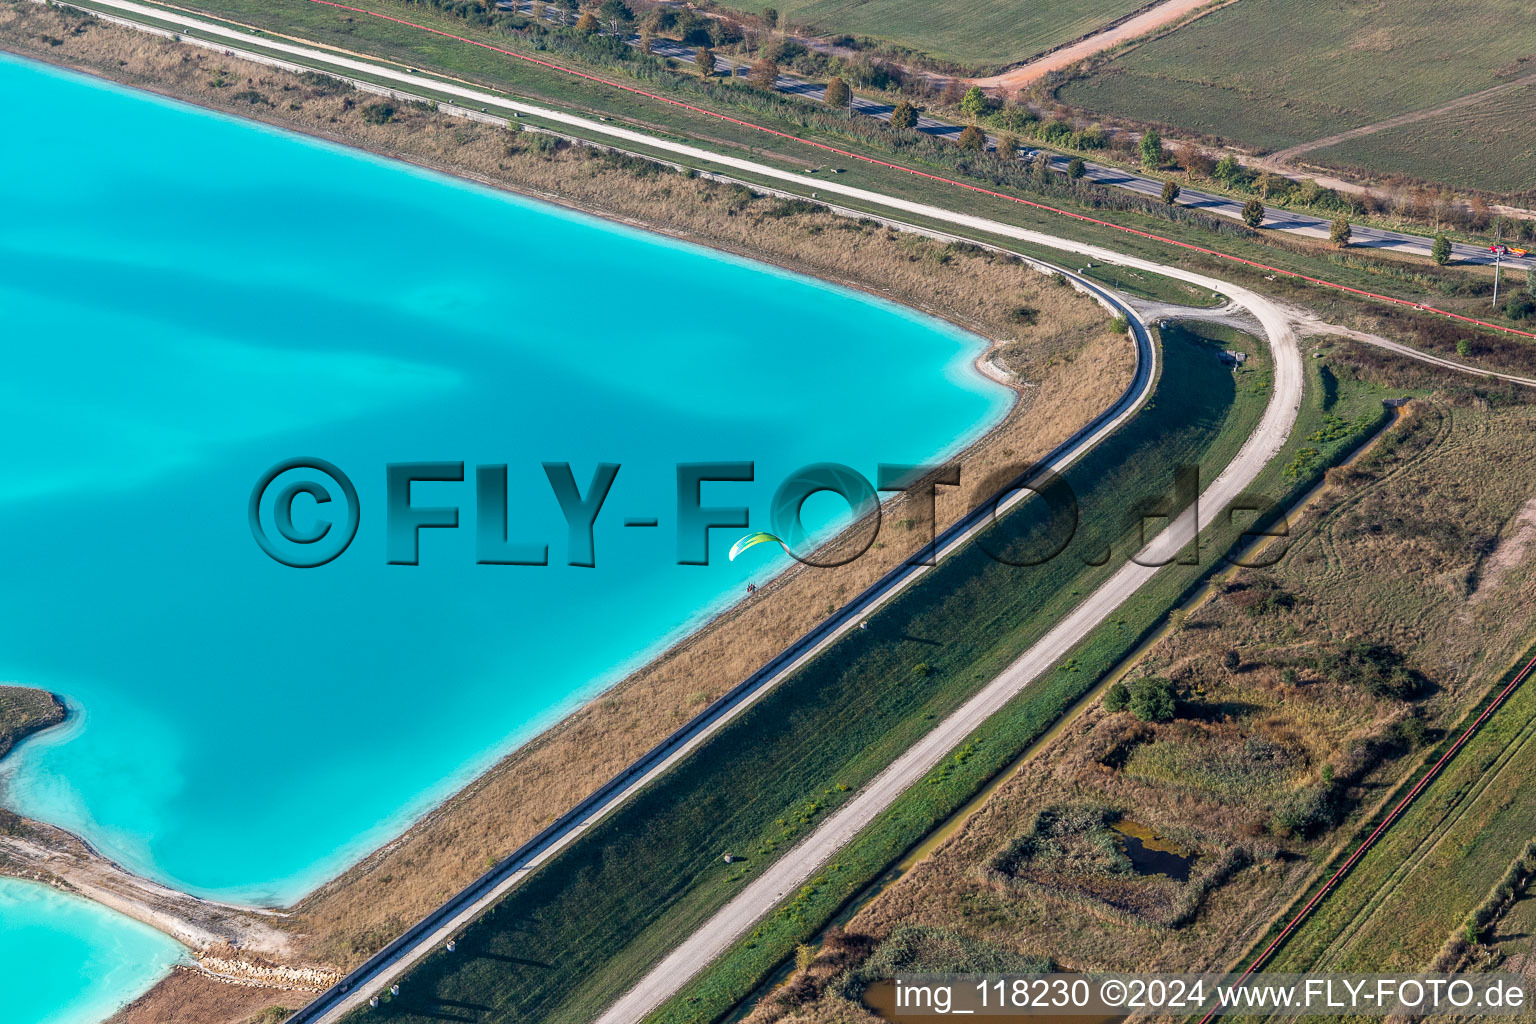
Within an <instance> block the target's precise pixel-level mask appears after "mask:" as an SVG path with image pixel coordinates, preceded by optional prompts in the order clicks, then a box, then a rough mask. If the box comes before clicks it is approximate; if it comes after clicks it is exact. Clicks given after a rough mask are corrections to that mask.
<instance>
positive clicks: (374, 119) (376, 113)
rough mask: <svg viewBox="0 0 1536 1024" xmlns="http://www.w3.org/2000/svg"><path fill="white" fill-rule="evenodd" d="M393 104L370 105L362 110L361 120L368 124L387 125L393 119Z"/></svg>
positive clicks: (394, 109) (394, 111)
mask: <svg viewBox="0 0 1536 1024" xmlns="http://www.w3.org/2000/svg"><path fill="white" fill-rule="evenodd" d="M395 113H396V108H395V105H394V104H393V103H370V104H368V106H366V107H364V108H363V120H364V121H367V122H368V123H369V124H388V123H389V122H391V121H393V120H394V119H395Z"/></svg>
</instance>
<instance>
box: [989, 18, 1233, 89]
mask: <svg viewBox="0 0 1536 1024" xmlns="http://www.w3.org/2000/svg"><path fill="white" fill-rule="evenodd" d="M1210 4H1211V0H1164V2H1163V3H1160V4H1158V5H1156V6H1155V7H1152V8H1151V9H1150V10H1146V11H1143V12H1142V13H1140V14H1137V15H1135V16H1133V17H1131V18H1128V19H1126V20H1125V21H1122V22H1120V23H1119V24H1118V25H1111V26H1110V27H1109V28H1107V29H1105V30H1104V31H1102V32H1096V33H1094V34H1093V35H1091V36H1088V37H1087V38H1084V39H1079V40H1078V41H1077V42H1075V43H1070V44H1068V45H1066V46H1063V47H1062V48H1061V49H1059V50H1054V51H1052V52H1050V53H1048V54H1046V55H1045V56H1044V57H1041V58H1039V59H1038V60H1032V61H1030V62H1029V63H1028V64H1025V65H1023V66H1022V67H1017V68H1014V69H1013V70H1011V71H1004V72H1003V73H1002V74H1000V75H992V76H990V77H988V78H973V79H971V80H970V84H972V85H979V86H981V87H982V88H983V89H1004V90H1007V91H1010V92H1012V91H1014V90H1017V89H1023V88H1025V87H1026V86H1029V85H1033V84H1034V83H1035V82H1038V81H1039V80H1040V79H1042V78H1044V77H1045V76H1046V75H1048V74H1050V73H1051V72H1052V71H1062V70H1064V69H1066V68H1068V67H1070V66H1072V65H1073V64H1076V63H1077V62H1078V61H1080V60H1086V59H1087V58H1089V57H1092V56H1093V55H1094V54H1096V53H1103V52H1104V51H1105V50H1108V49H1111V48H1113V47H1116V46H1119V45H1120V44H1122V43H1125V42H1129V41H1130V40H1132V39H1135V38H1137V37H1138V36H1144V35H1146V34H1147V33H1149V32H1156V31H1157V30H1158V29H1161V28H1165V27H1167V26H1169V25H1172V24H1173V23H1175V22H1177V21H1180V20H1181V19H1183V18H1186V17H1188V16H1189V15H1191V14H1193V13H1194V12H1195V11H1197V10H1199V9H1200V8H1202V7H1208V6H1210Z"/></svg>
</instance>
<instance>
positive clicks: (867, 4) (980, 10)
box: [727, 0, 1144, 66]
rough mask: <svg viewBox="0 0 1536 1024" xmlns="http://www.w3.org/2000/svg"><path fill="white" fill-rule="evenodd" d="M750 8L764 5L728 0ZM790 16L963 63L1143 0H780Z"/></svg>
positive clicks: (1098, 21)
mask: <svg viewBox="0 0 1536 1024" xmlns="http://www.w3.org/2000/svg"><path fill="white" fill-rule="evenodd" d="M727 6H730V7H735V8H736V9H737V10H741V11H747V12H749V13H753V14H756V13H757V12H758V11H760V10H761V9H762V6H767V5H754V4H752V3H742V2H740V0H735V2H730V3H728V4H727ZM776 6H777V7H778V9H779V11H780V13H781V14H782V15H783V16H784V18H786V19H787V20H788V21H789V22H790V23H791V24H794V25H796V26H802V25H803V26H805V27H807V28H809V29H810V30H811V31H813V32H818V33H822V34H825V35H841V34H848V35H855V36H869V37H870V38H873V39H880V40H885V41H888V42H893V43H897V44H899V45H901V46H905V47H909V48H911V49H913V50H916V51H917V52H919V53H922V54H926V55H928V56H930V57H935V58H937V59H939V60H945V61H955V62H957V63H959V64H963V65H966V66H993V65H998V66H1001V65H1006V64H1014V63H1018V62H1019V61H1023V60H1027V59H1029V58H1030V57H1033V56H1036V55H1037V54H1040V53H1044V52H1045V51H1046V50H1050V49H1054V48H1055V47H1057V46H1060V45H1062V44H1063V43H1069V42H1072V41H1073V40H1075V39H1078V38H1080V37H1081V36H1084V35H1087V34H1088V33H1090V32H1093V31H1095V30H1096V29H1098V28H1101V27H1102V26H1104V25H1107V24H1109V23H1110V22H1112V21H1116V20H1118V19H1120V18H1123V17H1125V16H1126V15H1127V14H1130V13H1131V12H1132V11H1134V10H1136V9H1137V8H1139V7H1142V6H1144V3H1143V0H929V2H925V3H913V2H912V0H780V2H779V3H778V4H777V5H776Z"/></svg>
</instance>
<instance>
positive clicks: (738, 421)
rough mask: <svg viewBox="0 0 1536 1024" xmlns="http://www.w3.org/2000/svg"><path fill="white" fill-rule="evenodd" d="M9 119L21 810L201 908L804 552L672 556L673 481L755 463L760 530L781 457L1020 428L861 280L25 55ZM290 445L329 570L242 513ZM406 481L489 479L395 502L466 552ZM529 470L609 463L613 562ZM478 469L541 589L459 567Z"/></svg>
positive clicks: (418, 788)
mask: <svg viewBox="0 0 1536 1024" xmlns="http://www.w3.org/2000/svg"><path fill="white" fill-rule="evenodd" d="M0 94H3V95H6V96H8V97H12V98H13V99H15V98H18V97H25V98H26V100H27V102H25V103H22V102H13V103H12V104H11V116H10V120H9V122H8V124H7V128H6V131H5V133H4V135H3V137H0V157H3V159H0V166H5V167H7V168H10V169H12V170H13V171H15V170H17V169H21V170H22V173H21V174H19V175H17V176H15V177H13V178H12V179H11V182H10V188H9V201H8V202H7V207H6V216H5V218H4V219H3V220H0V309H3V310H4V311H5V338H6V341H5V350H6V372H5V373H4V374H3V375H0V431H3V434H4V436H5V437H6V438H7V442H6V444H7V450H6V456H5V474H4V476H3V477H0V561H3V563H4V565H5V576H6V586H5V587H4V588H0V680H8V681H11V680H13V681H15V682H18V683H22V684H26V685H34V686H39V687H45V688H47V689H50V690H54V691H56V692H59V693H62V694H64V695H65V696H66V698H67V699H68V700H69V702H70V704H71V706H72V707H73V708H74V709H75V711H76V715H75V717H74V718H73V719H72V721H71V723H70V724H69V725H68V726H66V727H65V728H63V729H59V730H54V731H52V732H50V733H46V734H43V735H42V736H39V737H37V738H35V739H34V740H32V741H30V742H28V743H26V744H24V745H23V746H22V747H21V748H20V749H19V750H18V752H17V753H16V755H15V756H14V757H13V758H12V759H10V760H9V761H8V762H7V766H6V768H5V769H4V771H5V772H6V773H7V774H8V779H7V783H6V786H5V790H4V802H5V804H6V805H7V806H9V807H11V808H13V809H15V810H17V811H19V812H21V813H24V814H28V815H32V816H35V817H38V818H41V819H44V820H47V821H50V822H54V823H56V824H59V825H62V826H64V827H66V828H70V829H72V830H74V831H76V832H78V833H80V834H81V835H83V836H85V837H86V838H87V839H89V840H90V841H91V842H92V843H94V844H95V845H96V846H97V847H98V848H100V849H102V850H103V851H104V852H105V853H106V854H108V855H109V856H111V857H113V858H114V859H116V860H118V861H120V862H121V863H123V864H125V865H127V866H128V867H130V868H132V869H133V870H135V871H138V872H141V873H143V874H146V875H149V876H151V877H154V878H157V879H160V880H163V881H165V882H168V883H170V884H172V885H175V886H177V887H180V888H183V889H186V890H189V891H191V892H194V893H197V894H200V895H205V896H211V897H217V898H222V899H231V900H238V901H244V902H252V903H263V904H284V903H288V902H291V901H292V900H294V899H296V898H297V897H299V896H300V895H302V894H303V893H304V892H306V891H308V890H309V889H311V888H313V887H314V886H315V885H317V884H319V883H320V882H322V881H324V880H325V879H327V878H329V877H330V876H332V875H334V874H335V873H337V872H338V871H339V870H341V869H343V868H345V867H346V866H347V865H348V864H349V863H351V862H352V861H354V860H355V859H356V858H358V857H359V856H361V855H362V854H364V853H365V852H367V851H368V850H369V849H371V848H373V847H375V846H377V845H378V844H379V843H381V842H383V841H385V840H386V839H388V838H389V837H390V836H391V835H393V834H395V833H397V832H398V831H399V830H400V829H401V828H402V827H404V826H405V825H406V824H407V823H408V822H409V821H410V820H411V819H412V818H413V817H414V816H416V815H419V814H420V813H422V812H423V811H425V810H426V809H428V808H429V807H430V806H431V805H432V804H433V803H435V802H437V801H439V800H441V799H442V798H443V797H444V796H445V795H447V794H448V793H450V792H451V791H452V790H453V789H454V788H456V787H457V786H459V785H462V784H463V783H464V782H465V781H466V780H467V779H468V778H470V777H472V776H473V774H475V773H476V772H478V771H479V770H482V769H483V768H485V767H486V766H488V765H489V764H490V763H491V762H493V761H494V760H495V759H496V758H497V757H498V756H500V755H501V754H504V753H505V752H506V751H507V750H508V749H510V748H511V747H512V746H514V745H515V744H516V743H518V742H519V741H521V740H523V739H526V738H527V737H528V736H530V735H531V734H532V733H534V732H535V731H537V730H538V729H539V728H540V727H541V726H543V725H546V724H548V723H549V722H550V721H552V720H554V719H555V718H557V717H558V716H559V715H560V714H562V713H564V712H566V711H568V710H569V709H570V708H572V707H573V706H575V705H576V704H577V703H579V702H580V701H581V700H583V699H585V698H588V697H590V696H591V695H592V694H593V693H595V692H597V691H598V690H599V689H600V688H601V687H602V686H604V685H606V684H608V683H610V682H612V681H614V680H615V679H616V678H617V677H618V676H620V675H622V673H623V672H624V670H625V669H626V668H628V667H633V666H634V665H635V664H636V663H637V662H638V661H639V660H642V659H643V658H644V657H646V656H647V655H648V654H650V653H653V652H654V651H656V650H657V649H658V648H659V647H660V646H662V645H664V644H665V643H666V642H667V641H668V640H669V639H673V638H676V637H677V636H678V635H680V633H681V632H682V631H684V630H686V629H687V628H689V626H690V625H691V624H694V623H696V622H697V621H698V620H699V619H700V617H701V616H703V615H706V614H708V613H709V612H710V611H711V610H712V609H717V608H719V607H721V606H722V605H723V604H724V603H726V602H728V601H731V600H734V599H736V598H737V597H738V596H739V595H740V594H741V593H742V591H743V588H744V586H745V585H746V584H747V583H748V582H749V581H754V580H755V581H758V582H761V581H763V580H765V579H766V578H767V577H768V576H769V575H771V574H772V573H773V572H774V571H776V570H777V569H779V568H781V567H782V566H783V565H784V564H785V560H784V558H783V556H782V555H780V554H777V553H776V552H775V551H773V549H771V548H770V547H767V546H763V547H759V548H756V549H754V550H753V552H751V553H750V554H749V556H746V557H743V558H742V559H740V560H738V561H737V562H735V563H728V562H726V560H725V554H726V551H727V550H728V548H729V547H730V544H731V543H732V541H734V540H735V539H736V537H738V536H739V535H740V533H741V532H742V531H739V530H716V531H714V532H713V534H712V538H711V543H710V551H711V559H710V561H711V564H710V565H709V566H707V567H699V566H678V565H676V564H675V560H676V553H675V547H676V534H675V526H676V514H675V511H674V510H675V508H676V495H675V490H676V483H675V477H674V468H673V467H674V463H676V462H678V461H703V460H717V459H724V460H755V462H756V480H755V481H754V482H753V483H750V484H735V483H727V484H720V483H711V484H706V485H705V486H704V502H705V504H707V505H710V504H713V505H747V506H749V507H750V508H751V514H752V525H753V527H754V528H758V529H765V528H767V511H768V504H769V498H770V496H771V495H772V492H773V489H774V487H775V486H776V485H777V484H778V482H779V481H780V480H782V479H783V478H784V477H785V476H786V475H788V473H789V472H790V471H791V470H792V469H794V468H796V467H799V466H802V465H805V464H807V463H811V462H819V461H832V462H843V463H847V464H849V465H851V466H853V467H855V468H857V469H859V470H860V471H861V472H863V473H864V474H865V475H866V476H867V477H869V478H871V479H873V478H874V476H875V465H876V463H878V462H892V463H902V462H920V461H923V460H930V459H932V458H934V457H936V456H938V455H940V454H942V453H945V452H948V451H952V450H954V449H955V448H957V447H958V446H959V445H960V444H963V443H964V442H965V441H966V440H967V439H969V438H971V437H973V436H974V435H975V434H977V433H978V432H979V431H980V430H982V429H984V428H985V427H987V426H989V425H991V424H992V423H994V422H996V421H997V419H998V418H1000V416H1001V415H1002V414H1003V413H1004V412H1005V411H1006V409H1007V408H1008V405H1009V402H1010V397H1009V395H1008V393H1007V392H1006V391H1005V390H1004V389H1002V388H1000V387H998V386H996V385H995V384H992V383H990V382H987V381H986V380H985V379H984V378H982V377H980V376H979V375H978V374H977V373H976V372H975V371H974V370H973V369H972V368H971V365H970V364H971V362H972V360H973V359H974V358H975V356H976V354H977V352H978V348H977V345H978V342H977V341H976V339H974V338H973V337H971V336H969V335H966V334H964V333H962V332H959V331H957V330H954V329H952V328H950V327H948V326H946V325H944V324H941V323H938V322H936V321H933V320H930V319H926V318H923V317H921V316H918V315H916V314H914V313H911V312H910V311H906V310H903V309H900V308H897V307H895V306H892V305H889V304H884V303H880V302H877V301H873V300H871V299H869V298H867V297H864V296H862V295H858V294H855V293H852V292H849V291H846V290H842V289H838V288H834V287H831V286H827V285H824V284H822V283H819V282H816V281H813V280H808V279H806V278H803V277H797V276H794V275H790V274H787V273H782V272H779V271H775V270H772V269H770V268H767V267H764V266H761V265H758V264H754V263H750V262H747V261H744V260H740V259H735V258H728V257H725V256H722V255H720V254H717V253H714V252H711V251H708V250H705V249H701V248H697V247H693V246H688V245H684V244H681V243H676V242H671V241H667V240H663V239H659V238H657V237H654V236H651V235H647V234H644V233H641V232H637V231H633V230H627V229H623V228H620V227H616V226H614V225H611V224H607V223H604V222H601V221H598V220H594V219H592V218H588V217H584V216H578V215H575V214H572V213H569V212H565V211H562V210H558V209H555V208H552V207H549V206H545V205H541V204H537V203H534V202H531V201H526V200H521V199H517V198H513V197H509V196H506V195H501V194H498V193H494V192H492V191H489V190H486V189H482V188H479V187H473V186H469V185H466V184H464V183H461V182H456V181H454V180H452V179H448V178H445V177H441V176H437V175H434V174H429V173H426V172H423V171H420V170H417V169H413V168H410V167H406V166H402V165H400V164H396V163H392V162H388V161H384V160H380V159H374V158H370V157H367V156H364V155H360V154H357V153H354V152H351V151H347V150H344V149H340V148H337V147H333V146H329V145H325V144H321V143H317V142H314V141H311V140H307V139H303V138H300V137H297V136H293V135H288V134H284V133H281V132H278V131H275V130H271V129H267V128H263V127H260V126H253V125H251V124H248V123H244V122H239V121H236V120H233V119H228V118H223V117H219V116H215V115H211V114H208V113H206V112H203V111H199V110H196V109H194V108H189V107H185V106H181V105H178V104H174V103H171V102H167V101H164V100H161V99H158V98H155V97H150V96H147V95H144V94H140V93H135V92H131V91H128V90H124V89H120V88H116V87H112V86H108V85H104V84H102V83H99V82H96V81H94V80H90V79H87V78H83V77H78V76H74V75H68V74H64V73H61V72H57V71H54V70H51V69H44V68H41V67H39V66H36V65H33V64H29V63H22V62H19V61H17V60H13V59H0ZM61 110H67V111H69V113H70V116H69V117H68V118H65V117H61V116H59V113H58V112H59V111H61ZM301 455H314V456H319V457H321V458H324V459H327V460H329V461H331V462H333V463H335V464H336V465H338V466H339V467H341V469H342V470H344V471H345V472H346V473H347V474H348V475H349V476H350V477H351V479H352V480H353V481H354V482H355V483H356V486H357V490H358V493H359V495H360V499H361V506H362V514H361V526H360V529H359V530H358V532H357V537H356V540H355V541H354V542H353V544H352V545H351V547H350V548H349V549H348V550H347V551H346V552H345V553H344V554H342V555H340V556H339V557H338V558H336V559H335V560H334V561H332V562H330V563H329V564H327V565H325V566H323V567H320V568H316V569H309V570H300V569H293V568H288V567H286V566H283V565H280V564H278V563H277V562H274V561H272V560H271V559H269V558H267V557H266V556H265V555H263V554H262V552H261V551H260V550H259V549H258V547H257V545H256V543H255V542H254V540H253V539H252V535H251V531H250V529H249V527H248V524H247V518H246V503H247V500H248V496H249V494H250V492H251V490H252V487H253V485H254V484H255V483H256V482H257V480H258V478H259V477H260V476H261V475H262V473H263V472H264V471H265V470H266V469H267V468H268V467H270V466H272V465H274V464H275V463H277V462H279V461H280V460H282V459H285V458H288V457H290V456H301ZM418 460H444V461H463V462H465V463H466V466H467V470H466V475H467V479H466V480H465V481H464V482H463V483H426V484H417V485H416V486H415V488H414V489H413V500H414V503H415V504H416V505H418V506H421V505H456V506H458V508H459V509H460V528H458V529H456V530H448V529H429V530H423V531H422V533H421V539H420V550H421V556H420V564H419V565H416V566H403V565H389V564H386V553H385V531H384V522H385V514H384V507H385V505H384V466H385V464H386V463H390V462H405V461H418ZM542 461H569V462H570V463H571V464H572V466H573V471H574V475H575V479H576V481H577V482H578V484H579V485H580V486H581V488H582V489H583V490H585V489H586V487H587V483H588V480H589V479H590V478H591V474H592V471H593V467H594V465H595V464H596V463H597V462H600V461H607V462H616V463H620V464H621V465H622V469H621V470H620V472H619V474H618V476H617V478H616V481H615V483H614V486H613V489H612V491H611V493H610V495H609V497H608V500H607V503H606V504H605V505H604V507H603V511H602V513H601V514H600V515H599V517H598V520H597V527H596V555H597V558H596V560H597V566H596V568H577V567H572V566H569V565H566V564H565V561H566V553H567V545H566V530H565V526H564V520H563V518H562V517H561V514H560V511H559V507H558V505H557V504H556V502H555V500H554V498H553V496H552V493H551V490H550V485H549V483H548V482H547V481H546V479H545V476H544V472H543V470H542V469H541V468H540V463H541V462H542ZM481 463H506V464H507V465H508V467H509V468H508V481H509V488H510V489H511V493H512V495H513V499H512V512H511V516H510V519H511V524H510V533H511V534H512V539H514V540H517V539H520V538H522V539H530V540H536V541H540V542H547V543H548V544H549V551H550V563H551V564H550V565H548V566H544V567H529V566H503V565H477V564H475V559H476V554H475V524H476V506H475V485H474V473H475V470H474V467H475V466H476V465H477V464H481ZM338 501H339V495H338ZM832 502H834V499H831V498H830V497H827V496H821V497H819V498H817V499H813V502H812V504H811V505H810V506H808V509H811V510H812V511H813V512H814V513H815V514H816V515H817V516H819V517H821V519H822V520H827V519H828V517H830V516H831V515H832V512H831V511H830V510H831V509H833V508H835V507H836V506H835V504H829V503H832ZM294 508H295V515H294V520H295V526H296V528H298V529H300V530H306V529H309V528H310V527H311V526H312V525H313V524H315V522H316V520H317V518H320V517H322V516H323V517H324V518H327V519H329V518H332V516H333V510H334V508H335V506H334V505H332V506H326V507H319V506H317V505H316V504H315V503H314V502H313V501H312V500H310V499H308V498H304V497H301V498H300V499H299V500H298V501H297V502H296V503H295V505H294ZM263 515H264V522H266V523H268V524H269V527H270V523H271V516H270V513H269V512H267V513H264V514H263ZM629 516H636V517H639V516H655V517H657V518H658V519H659V520H660V525H659V527H658V528H656V529H643V528H626V527H625V526H624V525H623V522H624V519H625V517H629ZM338 532H339V530H338ZM775 559H777V560H775ZM701 688H703V687H702V684H701ZM9 926H10V922H9V921H7V922H6V924H5V927H6V928H8V927H9Z"/></svg>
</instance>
